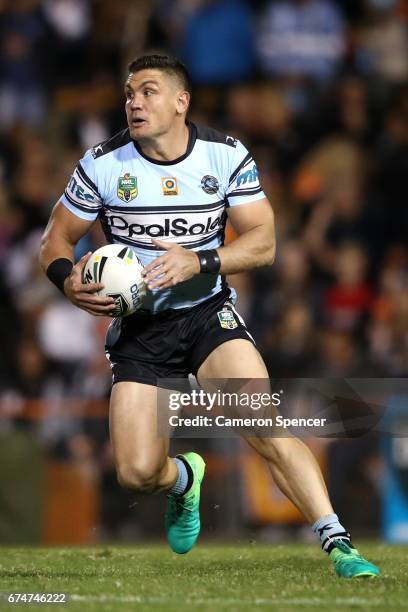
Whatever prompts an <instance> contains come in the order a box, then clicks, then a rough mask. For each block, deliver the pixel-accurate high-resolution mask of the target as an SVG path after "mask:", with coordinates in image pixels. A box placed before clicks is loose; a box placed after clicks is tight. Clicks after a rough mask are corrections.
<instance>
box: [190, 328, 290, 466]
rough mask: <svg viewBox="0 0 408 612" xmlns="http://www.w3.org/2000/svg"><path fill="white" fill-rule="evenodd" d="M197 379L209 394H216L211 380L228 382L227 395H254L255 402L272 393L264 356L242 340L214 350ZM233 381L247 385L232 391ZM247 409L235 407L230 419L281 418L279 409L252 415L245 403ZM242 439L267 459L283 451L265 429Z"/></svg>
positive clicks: (278, 442)
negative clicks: (233, 417) (230, 380)
mask: <svg viewBox="0 0 408 612" xmlns="http://www.w3.org/2000/svg"><path fill="white" fill-rule="evenodd" d="M197 378H198V381H199V383H200V385H201V386H202V387H203V388H204V390H206V391H214V388H213V385H212V384H211V379H216V380H217V379H218V380H220V379H222V380H223V381H224V380H226V386H224V387H223V390H224V391H234V392H241V393H245V394H249V395H251V394H254V398H258V397H259V394H260V393H262V394H263V393H267V394H270V393H271V388H270V381H269V377H268V371H267V369H266V366H265V364H264V361H263V359H262V357H261V355H260V354H259V352H258V350H257V349H256V347H255V346H254V345H253V344H252V342H250V341H249V340H244V339H240V338H239V339H234V340H229V341H228V342H224V343H223V344H221V345H220V346H218V347H217V348H216V349H214V351H212V353H210V355H208V357H207V359H206V360H205V361H204V362H203V364H202V366H201V367H200V368H199V370H198V372H197ZM231 378H240V379H244V381H245V382H244V383H243V384H240V385H239V388H236V387H230V386H229V385H228V379H231ZM217 384H218V382H217ZM244 405H245V408H244V409H243V411H242V408H240V407H239V406H237V407H236V409H235V410H234V407H233V406H232V407H231V415H232V416H233V415H234V413H236V416H241V417H253V416H254V415H257V416H258V417H260V418H261V417H262V418H269V417H272V418H276V416H277V414H278V411H277V409H276V407H275V406H273V405H267V406H265V407H263V408H262V410H257V411H256V412H252V410H251V408H250V407H249V406H248V404H246V403H245V404H244ZM241 436H242V437H243V438H244V440H246V442H248V444H249V445H250V446H252V448H254V449H255V450H256V451H258V453H259V454H260V455H261V456H263V457H265V458H271V457H272V456H274V455H275V454H276V452H277V451H278V449H280V447H281V441H280V440H275V439H274V438H268V437H267V432H266V430H264V429H261V430H260V431H259V432H258V434H257V433H255V435H254V434H251V435H248V434H246V433H245V432H241Z"/></svg>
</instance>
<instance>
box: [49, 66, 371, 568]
mask: <svg viewBox="0 0 408 612" xmlns="http://www.w3.org/2000/svg"><path fill="white" fill-rule="evenodd" d="M125 98H126V103H125V108H126V117H127V124H128V127H127V129H125V130H123V131H122V132H120V133H119V134H116V135H115V136H113V137H112V138H110V139H109V140H107V141H105V142H102V143H101V144H98V145H96V146H95V147H93V149H91V150H89V151H87V152H86V154H85V155H84V157H83V158H82V159H81V161H80V162H79V163H78V165H77V167H76V169H75V171H74V173H73V175H72V177H71V179H70V181H69V183H68V185H67V188H66V190H65V192H64V194H63V195H62V197H61V199H60V201H59V202H58V203H57V204H56V205H55V207H54V209H53V211H52V214H51V217H50V220H49V223H48V225H47V228H46V230H45V232H44V236H43V240H42V246H41V253H40V261H41V265H42V267H43V269H44V271H45V272H46V274H47V275H48V277H49V278H50V280H51V281H52V282H54V283H55V285H56V286H57V287H58V288H59V289H60V290H61V291H63V293H64V294H65V296H66V297H67V298H68V299H69V300H70V301H71V302H72V303H73V304H75V305H76V306H78V307H79V308H82V309H84V310H86V311H87V312H89V313H91V314H92V315H96V316H101V315H102V316H103V315H109V314H110V313H111V312H112V310H113V299H112V298H106V297H100V296H98V295H97V294H96V292H97V291H98V290H99V289H101V288H102V285H100V284H97V283H95V284H84V283H83V282H82V272H83V269H84V266H85V264H86V262H87V260H88V258H89V257H90V253H88V254H87V255H85V256H84V257H83V258H82V259H81V260H80V261H79V262H78V263H76V264H74V247H75V245H76V244H77V242H78V241H79V240H80V238H82V237H83V236H84V235H85V234H86V233H87V232H88V231H89V229H90V227H91V226H92V224H93V223H94V222H95V221H96V220H97V219H99V220H100V222H101V225H102V228H103V230H104V232H105V235H106V239H107V241H108V242H110V243H112V242H113V243H118V244H123V245H125V246H129V247H132V248H133V249H134V250H135V251H136V252H137V254H138V255H139V257H140V258H141V260H142V262H143V264H144V265H145V274H146V281H147V283H148V287H149V289H150V291H149V293H148V296H147V298H146V299H145V301H144V303H143V308H142V310H140V311H138V312H136V313H135V314H134V315H131V316H129V317H126V318H123V319H114V320H113V323H112V324H111V326H110V330H109V332H108V335H107V340H106V351H107V355H108V358H109V359H110V362H111V367H112V372H113V386H112V393H111V402H110V434H111V440H112V446H113V452H114V457H115V463H116V468H117V475H118V480H119V483H120V484H121V485H122V486H124V487H129V488H132V489H134V490H136V491H142V492H146V493H151V492H154V491H159V490H166V491H167V492H168V496H167V511H166V519H165V522H166V530H167V536H168V541H169V544H170V547H171V548H172V550H173V551H175V552H177V553H180V554H181V553H186V552H188V551H189V550H190V549H191V548H192V547H193V545H194V543H195V542H196V540H197V537H198V535H199V531H200V515H199V502H200V486H201V482H202V480H203V476H204V470H205V464H204V461H203V459H202V458H201V457H200V456H199V455H198V454H197V453H194V452H190V453H186V454H184V455H178V456H177V457H175V458H171V457H169V456H168V451H169V440H168V439H164V438H163V437H159V436H158V433H157V414H156V410H157V407H156V403H157V379H159V378H180V377H186V376H188V374H189V373H193V374H194V375H195V376H196V377H197V379H198V381H199V382H201V383H202V384H203V385H205V381H206V379H214V378H215V379H217V378H251V379H252V378H254V379H267V378H268V372H267V370H266V367H265V365H264V362H263V360H262V358H261V356H260V354H259V352H258V351H257V349H256V346H255V343H254V341H253V339H252V337H251V335H250V334H249V332H248V331H247V329H246V326H245V324H244V322H243V320H242V318H241V317H240V316H239V314H238V313H237V312H236V311H235V308H234V306H233V302H234V292H233V290H231V289H230V288H229V287H228V286H227V284H226V282H225V275H227V274H233V273H236V272H244V271H246V270H251V269H253V268H256V267H259V266H266V265H270V264H272V262H273V260H274V256H275V232H274V217H273V212H272V207H271V205H270V203H269V202H268V200H267V199H266V197H265V195H264V193H263V191H262V189H261V186H260V184H259V177H258V172H257V168H256V165H255V162H254V160H253V158H252V156H251V154H250V153H249V152H248V151H247V150H246V148H245V147H244V146H243V145H242V144H241V142H239V141H238V140H236V139H235V138H233V137H232V136H228V135H224V134H221V133H219V132H217V131H216V130H213V129H210V128H207V127H202V126H198V125H194V124H193V123H191V122H189V121H188V120H187V119H186V115H187V111H188V107H189V102H190V98H191V82H190V77H189V75H188V72H187V70H186V68H185V66H184V65H183V64H181V63H180V62H179V61H178V60H177V59H174V58H170V57H168V56H163V55H146V56H143V57H140V58H138V59H136V60H134V61H133V62H132V63H131V64H130V65H129V74H128V77H127V79H126V83H125ZM227 216H228V218H229V220H230V222H231V224H232V226H233V227H234V229H235V231H236V233H237V234H238V237H237V239H236V240H234V241H233V242H231V243H230V244H228V245H226V246H223V236H224V227H225V221H226V217H227ZM247 441H248V443H249V444H250V445H251V446H252V447H253V448H254V449H255V450H256V451H257V452H258V453H259V454H260V455H261V456H262V457H264V458H265V460H266V461H267V463H268V465H269V467H270V470H271V473H272V475H273V477H274V479H275V481H276V483H277V484H278V486H279V487H280V489H281V490H282V492H283V493H284V494H285V495H287V497H288V498H289V499H290V500H291V501H292V502H293V503H294V504H295V505H296V506H297V507H298V508H299V509H300V510H301V512H302V513H303V515H304V516H305V518H306V519H307V521H308V522H309V523H310V524H311V525H312V529H313V531H314V532H315V533H316V535H317V536H318V537H319V538H320V541H321V545H322V548H323V550H324V551H325V552H327V553H328V555H329V557H330V559H331V560H332V561H333V563H334V567H335V570H336V572H337V574H338V575H339V576H343V577H347V578H352V577H357V576H375V575H378V574H379V570H378V569H377V568H376V567H375V566H374V565H372V564H371V563H369V562H368V561H366V560H365V559H364V558H363V557H361V556H360V554H359V553H358V551H357V550H356V549H355V548H354V547H353V546H352V544H351V541H350V534H349V533H348V532H347V530H346V529H345V528H344V527H343V526H342V525H341V523H340V522H339V519H338V517H337V515H336V514H335V513H334V511H333V508H332V506H331V503H330V501H329V497H328V494H327V490H326V487H325V484H324V480H323V477H322V474H321V472H320V470H319V467H318V465H317V462H316V461H315V459H314V457H313V455H312V454H311V452H310V451H309V449H308V447H307V446H305V445H304V444H303V443H302V442H301V441H300V440H298V439H296V438H294V437H287V438H256V437H251V438H248V440H247Z"/></svg>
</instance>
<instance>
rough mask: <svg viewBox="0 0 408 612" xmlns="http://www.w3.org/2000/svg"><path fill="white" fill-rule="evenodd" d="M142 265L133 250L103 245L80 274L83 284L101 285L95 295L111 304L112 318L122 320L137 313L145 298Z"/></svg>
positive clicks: (120, 245)
mask: <svg viewBox="0 0 408 612" xmlns="http://www.w3.org/2000/svg"><path fill="white" fill-rule="evenodd" d="M142 270H143V264H142V262H141V261H140V259H139V257H138V256H137V255H136V253H135V252H134V250H133V249H132V248H130V247H126V246H123V244H107V245H106V246H103V247H101V248H100V249H97V250H96V251H95V252H94V253H92V255H91V257H90V258H89V260H88V261H87V263H86V266H85V268H84V274H83V282H84V283H102V284H103V285H104V289H101V290H100V291H98V293H97V295H101V296H110V297H113V298H114V300H115V309H114V310H113V313H112V314H113V316H114V317H126V316H128V315H130V314H132V313H134V312H136V310H138V309H139V308H140V307H141V305H142V301H143V298H144V296H145V295H146V283H145V281H144V279H143V276H142Z"/></svg>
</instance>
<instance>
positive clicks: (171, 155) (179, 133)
mask: <svg viewBox="0 0 408 612" xmlns="http://www.w3.org/2000/svg"><path fill="white" fill-rule="evenodd" d="M189 137H190V130H189V128H188V126H187V125H186V124H185V123H183V125H182V126H174V127H173V128H172V129H170V130H169V131H168V132H166V133H165V134H163V135H161V136H158V137H157V138H146V139H141V140H138V144H139V147H140V148H141V149H142V152H143V153H144V155H146V156H147V157H151V158H152V159H157V160H158V161H172V160H173V159H177V158H178V157H181V156H182V155H184V153H185V152H186V151H187V147H188V141H189Z"/></svg>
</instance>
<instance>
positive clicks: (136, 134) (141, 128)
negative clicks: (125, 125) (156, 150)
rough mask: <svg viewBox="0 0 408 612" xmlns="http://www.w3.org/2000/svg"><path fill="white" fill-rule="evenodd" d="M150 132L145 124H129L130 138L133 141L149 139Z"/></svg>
mask: <svg viewBox="0 0 408 612" xmlns="http://www.w3.org/2000/svg"><path fill="white" fill-rule="evenodd" d="M150 132H151V130H150V129H149V126H148V125H147V123H141V124H139V125H135V124H131V125H130V126H129V133H130V137H131V138H133V140H139V139H141V138H149V136H150V135H151V134H150Z"/></svg>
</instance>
